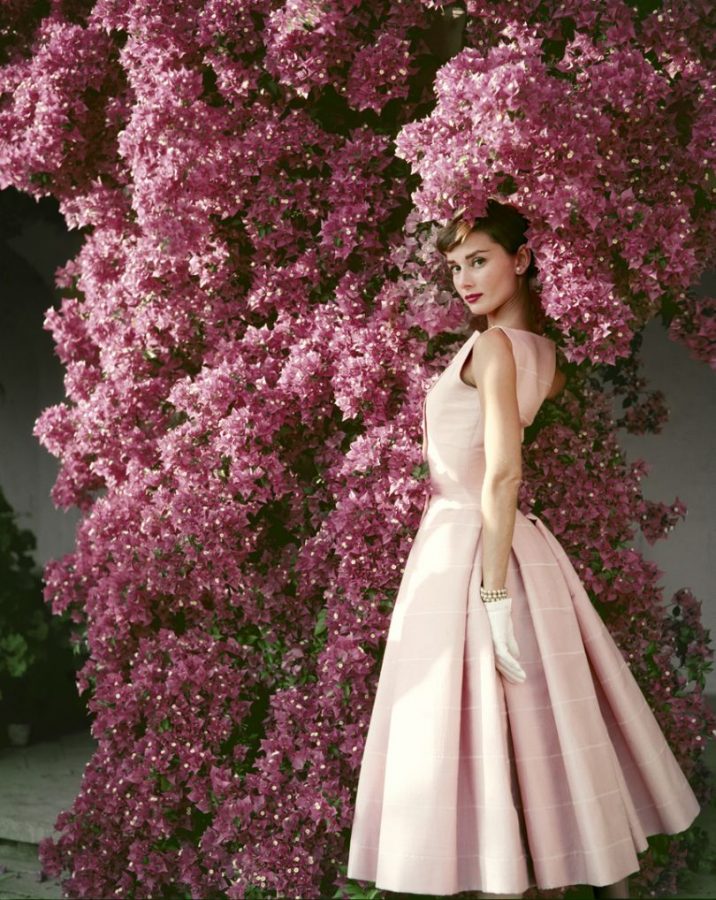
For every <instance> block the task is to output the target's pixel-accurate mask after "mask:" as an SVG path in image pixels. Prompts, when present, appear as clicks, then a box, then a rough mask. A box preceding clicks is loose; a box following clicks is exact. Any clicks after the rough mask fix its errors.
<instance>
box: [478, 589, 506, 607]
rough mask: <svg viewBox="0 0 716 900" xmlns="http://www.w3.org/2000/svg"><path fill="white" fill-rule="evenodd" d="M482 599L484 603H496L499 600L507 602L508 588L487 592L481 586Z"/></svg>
mask: <svg viewBox="0 0 716 900" xmlns="http://www.w3.org/2000/svg"><path fill="white" fill-rule="evenodd" d="M480 598H481V599H482V602H483V603H494V602H495V601H497V600H506V599H507V588H504V587H503V588H493V589H491V590H487V588H484V587H483V586H482V585H480Z"/></svg>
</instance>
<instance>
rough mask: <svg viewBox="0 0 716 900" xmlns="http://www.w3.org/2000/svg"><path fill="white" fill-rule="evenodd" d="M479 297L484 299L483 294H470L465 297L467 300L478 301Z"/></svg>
mask: <svg viewBox="0 0 716 900" xmlns="http://www.w3.org/2000/svg"><path fill="white" fill-rule="evenodd" d="M479 297H482V294H468V295H467V297H465V299H466V300H477V299H478V298H479Z"/></svg>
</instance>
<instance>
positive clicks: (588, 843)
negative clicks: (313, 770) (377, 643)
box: [347, 326, 699, 895]
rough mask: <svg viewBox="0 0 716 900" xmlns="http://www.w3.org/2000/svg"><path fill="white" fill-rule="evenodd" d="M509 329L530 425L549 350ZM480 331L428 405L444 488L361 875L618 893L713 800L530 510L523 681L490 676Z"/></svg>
mask: <svg viewBox="0 0 716 900" xmlns="http://www.w3.org/2000/svg"><path fill="white" fill-rule="evenodd" d="M496 327H498V326H496ZM504 331H505V334H506V335H507V336H508V337H509V338H510V341H511V344H512V348H513V353H514V356H515V362H516V367H517V394H518V403H519V409H520V418H521V422H522V425H523V428H524V426H527V425H529V424H530V423H531V422H532V420H533V419H534V417H535V415H536V413H537V411H538V409H539V407H540V405H541V404H542V401H543V400H544V398H545V395H546V393H547V391H548V390H549V388H550V385H551V383H552V379H553V375H554V371H555V364H556V360H555V344H554V342H553V341H551V340H550V339H549V338H546V337H544V336H541V335H537V334H534V333H532V332H529V331H524V330H521V329H515V328H506V329H504ZM478 337H479V333H478V332H474V333H473V334H472V335H470V337H469V338H468V339H467V340H466V341H465V343H464V344H463V346H462V347H461V348H460V350H459V351H458V352H457V354H456V355H455V357H454V358H453V360H452V362H451V363H450V364H449V365H448V367H447V368H446V369H445V370H444V372H443V373H442V374H441V375H440V378H439V379H438V380H437V382H436V383H435V384H434V385H433V387H432V388H431V389H430V390H429V391H428V393H427V395H426V398H425V406H424V417H423V429H424V432H423V435H424V443H423V453H424V457H425V458H426V459H427V461H428V465H429V469H430V484H431V496H429V498H428V501H427V502H426V505H425V508H424V510H423V517H422V519H421V522H420V527H419V529H418V531H417V534H416V536H415V540H414V542H413V545H412V547H411V551H410V554H409V556H408V559H407V562H406V566H405V571H404V574H403V578H402V581H401V584H400V589H399V592H398V595H397V598H396V602H395V607H394V609H393V613H392V617H391V621H390V627H389V630H388V635H387V643H386V647H385V654H384V657H383V662H382V666H381V671H380V678H379V681H378V686H377V692H376V696H375V701H374V706H373V710H372V714H371V719H370V726H369V729H368V734H367V739H366V745H365V751H364V755H363V760H362V765H361V771H360V777H359V781H358V792H357V797H356V805H355V815H354V820H353V827H352V833H351V842H350V853H349V859H348V870H347V874H348V877H349V878H354V879H361V880H366V881H370V882H375V884H376V886H377V887H379V888H383V889H386V890H390V891H399V892H407V893H415V894H439V895H446V894H454V893H458V892H460V891H465V890H482V891H486V892H489V893H519V892H521V891H524V890H526V889H527V888H528V887H529V886H530V885H533V884H536V885H537V886H538V887H540V888H545V889H546V888H554V887H559V886H563V885H573V884H593V885H604V884H608V883H611V882H614V881H618V880H619V879H621V878H623V877H625V876H626V875H628V874H630V873H633V872H635V871H636V870H637V869H638V868H639V865H638V860H637V856H636V854H637V852H639V851H642V850H644V849H646V847H647V841H646V836H647V835H650V834H657V833H667V834H673V833H676V832H679V831H682V830H684V829H685V828H687V827H688V826H689V825H690V824H691V822H692V821H693V819H694V818H695V817H696V815H697V813H698V812H699V806H698V803H697V800H696V797H695V796H694V794H693V792H692V790H691V788H690V787H689V784H688V782H687V781H686V778H685V777H684V774H683V773H682V771H681V769H680V767H679V765H678V763H677V762H676V760H675V758H674V756H673V754H672V752H671V750H670V749H669V747H668V745H667V743H666V741H665V739H664V736H663V734H662V732H661V730H660V728H659V726H658V724H657V722H656V720H655V718H654V716H653V714H652V712H651V710H650V708H649V706H648V705H647V703H646V700H645V699H644V696H643V695H642V693H641V691H640V689H639V687H638V686H637V684H636V682H635V680H634V678H633V676H632V675H631V672H630V671H629V668H628V667H627V665H626V664H625V662H624V659H623V657H622V655H621V653H620V651H619V649H618V648H617V646H616V645H615V643H614V641H613V640H612V638H611V636H610V635H609V632H608V631H607V629H606V627H605V626H604V624H603V623H602V621H601V619H600V617H599V615H598V613H597V612H596V610H595V609H594V608H593V606H592V604H591V602H590V600H589V596H588V594H587V593H586V591H585V589H584V587H583V585H582V583H581V581H580V579H579V576H578V575H577V572H576V571H575V569H574V568H573V566H572V564H571V562H570V560H569V558H568V557H567V555H566V553H565V551H564V550H563V549H562V547H561V546H560V544H559V543H558V541H557V539H556V538H555V537H554V535H553V534H552V533H551V532H550V531H549V529H548V528H547V527H546V526H545V525H544V524H543V523H542V522H541V521H540V519H539V518H537V517H536V516H534V515H531V514H530V515H528V516H525V515H523V514H522V513H521V512H520V511H519V510H518V511H517V518H516V522H515V530H514V538H513V542H512V550H511V553H510V558H509V562H508V569H507V582H506V585H507V588H508V590H509V593H510V595H511V596H512V598H513V621H514V628H515V635H516V637H517V642H518V644H519V647H520V651H521V655H520V662H521V664H522V666H523V668H524V669H525V671H526V673H527V681H526V682H525V683H524V684H521V685H512V684H510V683H508V682H506V681H504V680H503V679H502V678H501V676H500V675H499V673H498V672H497V671H496V669H495V665H494V661H493V651H492V642H491V639H490V629H489V624H488V621H487V614H486V612H485V609H484V605H483V603H482V601H481V600H480V594H479V586H480V583H481V555H482V543H481V540H480V536H481V518H480V493H481V486H482V481H483V476H484V435H483V423H482V417H481V414H480V405H479V394H478V391H477V390H476V389H475V388H474V387H472V386H471V385H468V384H466V383H465V382H463V381H462V380H461V378H460V370H461V367H462V364H463V362H464V361H465V359H466V357H467V355H468V353H469V352H470V349H471V348H472V347H473V345H474V344H475V343H476V341H477V338H478ZM475 352H479V343H478V344H477V347H476V350H475Z"/></svg>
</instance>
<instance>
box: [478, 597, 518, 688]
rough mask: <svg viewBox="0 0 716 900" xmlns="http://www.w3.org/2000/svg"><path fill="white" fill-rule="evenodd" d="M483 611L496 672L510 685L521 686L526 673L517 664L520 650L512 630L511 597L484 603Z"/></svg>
mask: <svg viewBox="0 0 716 900" xmlns="http://www.w3.org/2000/svg"><path fill="white" fill-rule="evenodd" d="M485 609H486V610H487V618H488V620H489V622H490V631H491V632H492V646H493V648H494V651H495V666H496V668H497V671H498V672H499V673H500V674H501V675H502V676H503V678H506V679H507V680H508V681H510V682H511V683H512V684H522V682H523V681H525V679H526V678H527V673H526V672H525V670H524V669H523V668H522V666H521V665H520V664H519V663H518V662H517V657H518V656H519V655H520V648H519V647H518V646H517V641H516V640H515V632H514V631H513V629H512V597H505V598H504V599H503V600H493V601H492V602H490V603H485Z"/></svg>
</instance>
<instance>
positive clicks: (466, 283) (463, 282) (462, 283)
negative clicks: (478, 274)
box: [457, 272, 472, 291]
mask: <svg viewBox="0 0 716 900" xmlns="http://www.w3.org/2000/svg"><path fill="white" fill-rule="evenodd" d="M457 287H458V290H461V291H462V290H465V288H470V287H472V281H471V280H470V275H469V273H467V272H460V274H459V275H458V276H457Z"/></svg>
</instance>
